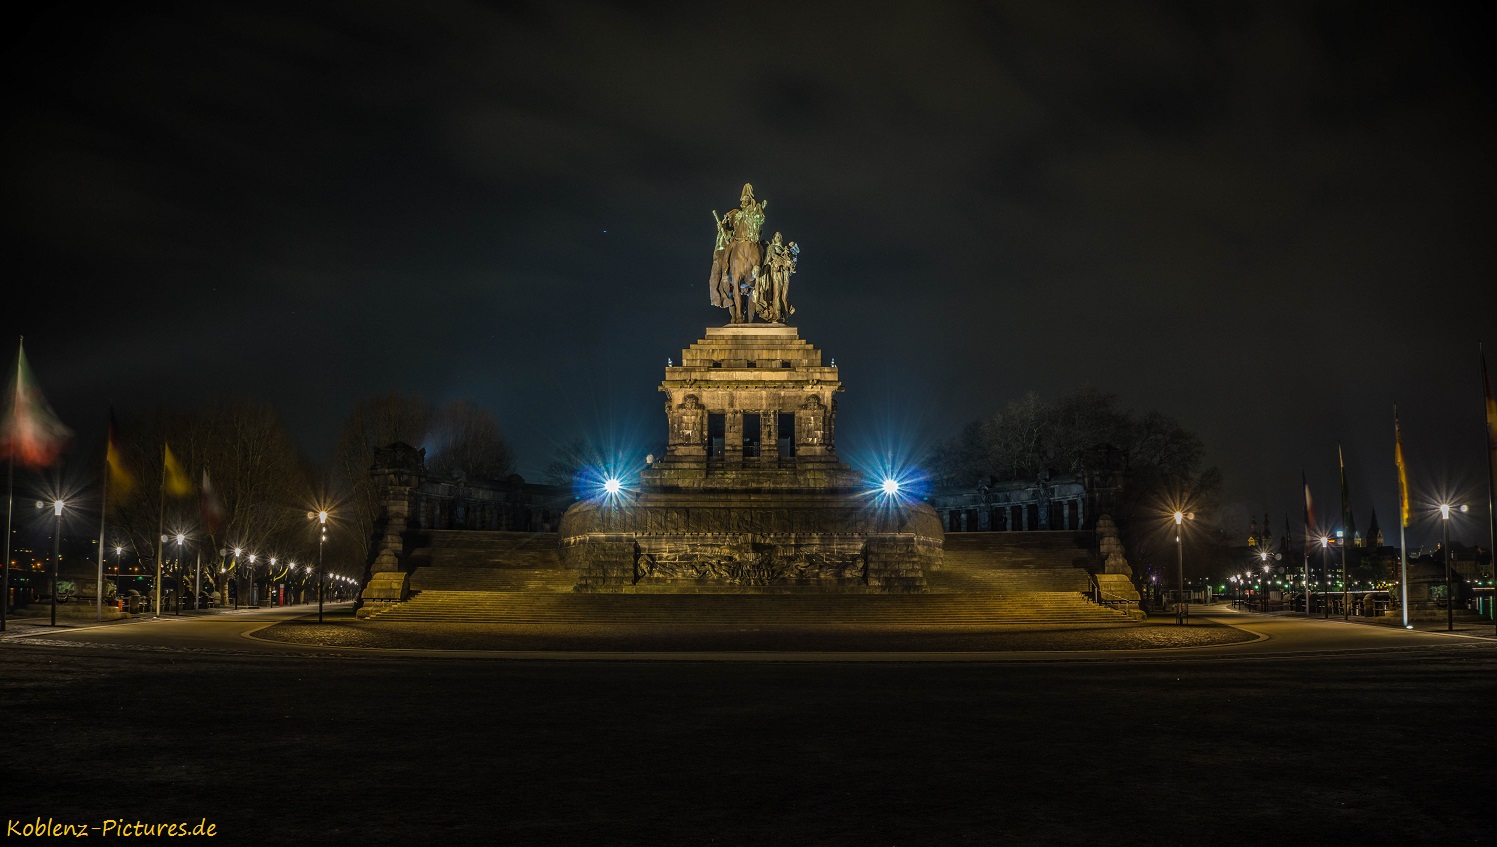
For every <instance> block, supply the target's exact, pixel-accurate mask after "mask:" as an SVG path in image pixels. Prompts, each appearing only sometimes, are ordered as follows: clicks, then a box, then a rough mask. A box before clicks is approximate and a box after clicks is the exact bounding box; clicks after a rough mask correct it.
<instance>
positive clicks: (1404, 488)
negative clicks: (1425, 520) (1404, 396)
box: [1393, 406, 1409, 526]
mask: <svg viewBox="0 0 1497 847" xmlns="http://www.w3.org/2000/svg"><path fill="white" fill-rule="evenodd" d="M1393 463H1394V464H1395V465H1397V466H1398V515H1399V518H1400V519H1401V520H1402V521H1403V525H1404V526H1408V525H1409V472H1408V469H1407V468H1406V467H1404V464H1403V433H1402V432H1401V431H1400V430H1399V428H1398V407H1397V406H1394V407H1393Z"/></svg>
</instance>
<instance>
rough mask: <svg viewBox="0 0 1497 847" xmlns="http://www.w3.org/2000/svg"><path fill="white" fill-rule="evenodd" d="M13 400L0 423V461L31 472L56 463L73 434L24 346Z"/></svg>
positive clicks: (12, 390)
mask: <svg viewBox="0 0 1497 847" xmlns="http://www.w3.org/2000/svg"><path fill="white" fill-rule="evenodd" d="M9 396H10V402H9V408H8V409H7V410H6V415H5V420H4V422H3V423H0V458H8V459H13V460H14V461H16V462H19V463H20V464H22V465H25V466H26V467H30V468H44V467H47V466H48V465H51V464H52V463H54V462H56V461H57V456H58V454H59V453H61V452H62V448H63V447H65V446H66V445H67V443H68V439H69V438H71V437H72V435H73V432H72V430H70V429H68V428H67V427H65V426H63V425H62V421H59V420H58V419H57V415H56V414H54V413H53V412H52V407H51V406H50V405H48V403H47V398H45V397H43V396H42V391H41V389H40V388H39V387H37V384H36V379H35V378H34V377H32V375H31V366H30V365H29V364H27V362H26V347H25V345H24V344H23V345H22V346H21V347H20V348H19V352H18V353H17V354H16V372H15V376H14V377H12V379H11V383H10V393H9Z"/></svg>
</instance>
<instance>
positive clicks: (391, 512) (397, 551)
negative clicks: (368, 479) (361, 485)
mask: <svg viewBox="0 0 1497 847" xmlns="http://www.w3.org/2000/svg"><path fill="white" fill-rule="evenodd" d="M425 463H426V451H425V450H417V449H416V448H414V447H412V446H410V445H409V444H399V443H397V444H392V445H390V446H389V447H385V448H382V449H379V450H376V451H375V454H374V467H373V468H372V469H371V470H370V475H371V476H373V477H374V481H375V485H376V487H377V489H378V491H379V500H380V515H379V518H378V519H376V520H375V523H374V539H373V540H374V544H373V550H372V551H371V552H372V553H373V556H372V557H371V559H370V561H369V566H368V579H367V581H366V582H365V584H364V590H363V591H362V592H361V593H360V595H359V604H358V615H359V617H361V618H364V617H370V616H372V615H374V614H377V613H379V612H380V611H382V610H384V609H386V608H388V607H390V606H391V605H393V604H395V603H399V602H402V601H404V600H405V599H406V598H407V597H409V596H410V574H408V573H406V572H405V569H404V561H405V534H406V530H407V529H408V528H409V526H410V524H411V516H412V514H413V512H414V511H415V507H416V502H415V500H416V488H417V487H418V486H419V485H420V484H421V478H422V475H423V471H424V470H425Z"/></svg>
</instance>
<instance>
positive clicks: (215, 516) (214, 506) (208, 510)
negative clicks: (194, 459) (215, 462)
mask: <svg viewBox="0 0 1497 847" xmlns="http://www.w3.org/2000/svg"><path fill="white" fill-rule="evenodd" d="M202 505H203V523H204V524H206V525H207V527H208V532H209V533H212V534H215V535H216V534H217V533H218V528H219V527H220V526H223V522H224V504H223V502H222V501H220V500H219V499H218V493H217V492H215V491H214V490H213V483H211V482H209V481H208V471H207V469H206V468H205V469H204V470H203V491H202Z"/></svg>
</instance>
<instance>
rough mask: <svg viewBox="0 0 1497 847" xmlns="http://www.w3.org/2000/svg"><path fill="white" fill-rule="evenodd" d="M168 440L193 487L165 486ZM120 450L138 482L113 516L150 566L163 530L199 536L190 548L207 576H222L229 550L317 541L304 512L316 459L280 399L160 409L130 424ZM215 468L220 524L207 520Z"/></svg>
mask: <svg viewBox="0 0 1497 847" xmlns="http://www.w3.org/2000/svg"><path fill="white" fill-rule="evenodd" d="M165 445H170V447H171V450H172V454H173V456H175V458H176V459H177V461H178V463H179V464H180V465H181V470H182V471H183V473H184V475H185V476H186V478H187V480H188V481H189V482H190V483H191V492H190V493H187V494H185V495H180V496H179V495H173V494H170V493H167V492H165V491H164V490H163V470H162V460H163V447H164V446H165ZM120 448H121V452H122V453H123V454H124V456H125V457H126V463H127V465H128V466H129V468H130V469H131V472H132V475H133V476H134V477H135V485H134V486H133V487H132V488H131V489H130V491H129V492H128V493H123V495H122V496H121V497H120V498H119V499H118V500H117V501H116V504H115V507H114V511H113V514H112V523H113V525H114V526H115V528H116V530H117V532H119V533H120V534H122V535H123V537H125V538H127V539H129V543H130V546H131V547H132V548H133V549H134V550H135V552H136V555H137V557H138V558H139V560H140V561H141V562H142V563H143V564H147V565H150V566H154V564H155V561H156V553H157V550H158V533H159V532H162V531H164V532H165V534H167V535H168V536H174V535H177V534H178V533H180V534H182V535H183V536H185V537H187V538H190V539H191V542H190V543H191V546H192V548H193V552H192V553H191V554H190V555H191V556H192V557H193V558H194V559H195V558H196V556H197V555H198V554H199V553H201V555H202V559H203V563H204V574H205V576H207V577H208V578H209V579H211V580H212V581H213V582H214V583H218V582H219V580H218V579H215V578H214V574H216V573H217V572H218V568H219V567H220V563H219V560H218V551H219V550H220V549H222V548H231V547H240V548H243V549H245V550H252V551H257V552H259V553H260V554H262V555H264V556H266V557H267V558H268V557H269V556H270V555H281V556H283V557H285V556H289V555H293V554H295V553H296V552H298V551H301V552H303V554H304V552H305V550H306V549H307V548H308V545H309V543H310V544H312V545H313V546H315V541H311V542H309V541H308V539H307V538H306V537H304V536H305V533H301V532H300V530H301V529H302V523H304V522H303V521H299V520H298V518H299V517H300V516H301V513H302V512H304V511H305V508H306V507H305V505H304V504H305V503H307V502H310V500H311V488H310V484H309V483H310V476H309V474H308V465H307V462H306V461H305V459H304V458H303V457H301V456H300V455H299V454H298V453H297V451H296V448H295V446H294V445H293V444H292V441H291V438H290V436H289V435H288V434H287V432H286V429H285V426H284V424H282V422H281V420H280V418H279V416H277V415H276V413H275V411H274V410H273V409H272V408H271V407H269V406H266V405H260V404H247V403H227V402H226V403H217V404H213V405H210V406H206V407H203V408H201V409H198V410H194V411H191V412H171V411H167V410H161V409H158V410H156V411H155V412H152V413H150V414H147V415H142V416H139V417H136V418H134V419H127V420H126V421H124V422H123V423H122V425H121V430H120ZM205 472H206V473H207V474H208V476H209V478H210V480H211V482H212V490H213V493H214V499H215V500H216V502H217V505H218V506H219V507H220V509H219V510H215V511H216V512H217V514H216V515H215V517H216V525H215V524H210V523H209V521H208V520H206V519H205V513H204V505H205V503H204V499H203V498H204V493H203V490H202V487H201V486H202V480H203V476H204V473H205ZM174 546H175V545H166V546H164V547H163V548H162V552H163V553H164V554H165V556H166V557H167V558H171V557H172V556H173V555H174V554H175V553H176V552H177V551H176V550H174V549H172V547H174ZM183 553H184V555H183V556H182V558H183V560H184V563H185V561H186V559H187V554H186V551H183ZM194 570H195V569H194Z"/></svg>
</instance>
